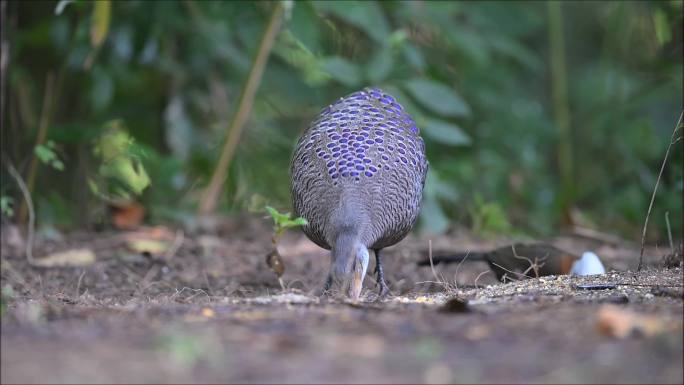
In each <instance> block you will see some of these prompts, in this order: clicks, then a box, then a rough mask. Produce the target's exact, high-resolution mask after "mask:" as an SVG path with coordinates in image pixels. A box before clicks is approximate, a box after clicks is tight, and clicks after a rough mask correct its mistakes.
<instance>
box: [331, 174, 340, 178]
mask: <svg viewBox="0 0 684 385" xmlns="http://www.w3.org/2000/svg"><path fill="white" fill-rule="evenodd" d="M338 176H339V174H337V173H334V174H332V175H330V177H331V178H333V179H337V177H338Z"/></svg>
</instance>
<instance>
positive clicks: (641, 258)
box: [637, 111, 684, 271]
mask: <svg viewBox="0 0 684 385" xmlns="http://www.w3.org/2000/svg"><path fill="white" fill-rule="evenodd" d="M683 115H684V111H682V112H681V113H680V114H679V120H678V121H677V124H676V125H675V128H674V130H672V136H671V137H670V144H668V145H667V150H666V151H665V157H664V158H663V164H662V165H661V166H660V172H659V173H658V179H656V183H655V186H654V187H653V194H652V195H651V203H649V204H648V212H647V213H646V220H645V221H644V229H643V231H642V232H641V251H640V252H639V266H638V267H637V271H641V268H642V267H643V265H644V244H645V243H646V228H647V227H648V219H649V218H650V217H651V209H653V201H655V196H656V192H657V191H658V184H659V183H660V177H661V176H663V171H664V170H665V164H667V157H668V156H669V155H670V148H672V145H673V144H675V143H677V142H678V141H679V140H680V139H681V137H679V138H675V136H676V135H677V131H678V130H679V128H680V127H682V116H683Z"/></svg>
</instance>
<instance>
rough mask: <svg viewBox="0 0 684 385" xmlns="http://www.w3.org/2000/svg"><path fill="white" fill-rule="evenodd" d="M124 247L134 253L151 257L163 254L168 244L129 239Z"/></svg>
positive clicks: (153, 240) (150, 240)
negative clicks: (150, 255) (147, 254)
mask: <svg viewBox="0 0 684 385" xmlns="http://www.w3.org/2000/svg"><path fill="white" fill-rule="evenodd" d="M126 245H127V246H128V247H129V248H130V249H131V250H133V251H135V252H138V253H149V254H152V255H160V254H163V253H164V252H166V250H167V249H168V248H169V244H168V242H164V241H158V240H155V239H129V240H127V241H126Z"/></svg>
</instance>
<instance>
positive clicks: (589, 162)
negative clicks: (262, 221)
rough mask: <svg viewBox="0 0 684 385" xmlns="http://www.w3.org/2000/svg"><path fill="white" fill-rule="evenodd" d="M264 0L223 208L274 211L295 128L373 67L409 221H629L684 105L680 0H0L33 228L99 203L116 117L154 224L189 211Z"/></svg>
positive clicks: (676, 179) (673, 218)
mask: <svg viewBox="0 0 684 385" xmlns="http://www.w3.org/2000/svg"><path fill="white" fill-rule="evenodd" d="M277 6H282V7H284V14H283V20H282V26H281V28H280V32H279V33H278V35H277V37H276V39H275V42H274V45H273V48H272V50H271V53H270V56H269V59H268V63H267V66H266V69H265V71H264V73H263V77H262V79H261V82H260V86H259V88H258V91H257V93H256V97H255V100H254V105H253V108H252V110H251V114H250V115H249V119H248V121H247V123H246V125H245V127H244V131H243V134H242V136H241V139H240V144H239V147H238V149H237V151H236V153H235V156H234V159H233V161H232V163H231V165H230V169H229V172H228V179H227V181H226V182H225V184H224V186H225V187H224V189H223V190H222V192H221V195H220V199H219V206H218V209H217V210H218V211H219V212H220V213H224V214H231V213H237V212H242V211H251V212H255V211H260V212H262V213H263V207H264V205H266V204H269V205H272V206H275V207H278V208H281V209H287V208H288V207H289V206H290V203H289V160H290V155H291V154H292V151H293V146H294V144H295V143H296V140H297V137H298V135H299V134H300V133H301V132H302V130H303V129H305V128H306V126H307V125H308V123H309V122H310V121H311V120H312V118H313V117H314V116H315V115H316V114H317V113H318V111H320V110H321V109H322V108H323V107H325V106H326V105H328V104H329V103H331V102H333V101H334V100H335V99H336V98H338V97H340V96H343V95H345V94H347V93H350V92H353V91H355V90H358V89H360V88H362V87H364V86H367V85H375V86H379V87H381V88H383V89H385V90H386V91H387V92H389V93H391V94H392V95H394V96H395V97H396V98H398V99H399V101H400V102H401V104H402V105H403V106H404V107H405V108H406V109H408V111H409V112H411V113H412V114H413V116H414V118H415V120H416V121H417V122H418V125H419V127H420V128H421V130H422V133H423V136H424V138H425V140H426V144H427V151H428V159H429V161H430V166H431V167H430V174H429V176H428V179H427V184H426V188H425V196H424V207H423V212H422V216H421V220H420V226H419V228H420V230H422V231H427V232H431V233H434V234H439V233H443V232H445V231H447V230H449V229H453V228H455V227H458V226H464V227H467V228H470V229H472V230H473V231H475V232H476V233H481V234H487V233H525V234H531V235H537V236H539V235H548V234H553V233H555V232H558V231H559V230H562V229H564V228H567V227H568V226H571V225H581V226H585V227H591V228H595V229H598V230H601V231H605V232H609V233H617V234H621V235H623V236H628V237H631V238H633V239H638V237H639V234H640V231H641V226H642V225H643V220H644V217H645V215H646V212H647V209H648V204H649V200H650V197H651V192H652V190H653V187H654V184H655V181H656V178H657V176H658V172H659V170H660V166H661V163H662V160H663V156H664V154H665V150H666V148H667V145H668V144H669V143H670V140H671V139H670V137H671V134H672V130H673V128H674V125H675V123H676V121H677V118H678V116H679V114H680V112H681V109H682V103H683V101H682V92H683V90H682V81H683V79H682V71H683V68H682V1H655V2H622V1H620V2H614V1H607V2H598V1H596V2H549V3H546V2H538V1H534V2H522V1H520V2H509V1H502V2H455V1H454V2H452V1H450V2H446V1H445V2H438V1H382V2H370V1H367V2H354V1H340V2H338V1H297V2H284V3H276V2H266V1H264V2H240V1H115V2H111V3H110V2H107V1H98V2H90V1H73V2H72V1H45V2H40V1H29V2H24V1H10V2H6V3H3V7H4V9H3V21H2V24H3V46H4V48H3V62H5V61H6V62H7V63H8V65H7V68H6V73H5V76H6V77H5V79H6V81H5V82H3V92H4V101H3V116H2V121H3V128H2V154H3V164H6V163H11V164H13V165H15V166H16V168H17V169H18V170H19V171H20V172H21V174H22V176H23V177H24V178H25V179H27V180H28V182H29V185H30V187H31V191H32V196H33V200H34V202H35V205H36V213H37V221H38V225H39V226H42V227H43V228H45V227H46V226H47V227H56V228H74V227H84V226H85V227H88V226H92V225H93V224H96V223H99V222H100V221H102V218H103V217H106V215H105V204H104V202H108V198H107V197H106V194H105V191H104V190H103V189H104V188H107V189H109V191H110V192H111V191H112V188H111V186H105V187H103V186H104V185H103V182H102V180H103V179H106V178H110V179H111V178H112V177H114V179H116V178H115V177H116V175H113V174H116V172H114V173H112V172H111V171H112V170H111V169H107V167H105V164H104V163H103V162H105V160H106V154H105V152H104V151H103V150H102V149H103V148H104V144H103V143H104V142H103V138H105V137H107V135H108V134H111V129H112V127H113V126H116V127H118V128H119V129H121V130H123V128H125V129H126V132H128V134H129V136H126V135H123V136H119V137H118V139H117V140H120V146H119V147H118V150H117V151H122V152H123V153H125V155H126V157H128V158H127V160H126V159H124V160H122V163H121V164H122V165H123V166H124V168H125V169H126V170H128V171H127V172H128V173H129V174H128V176H129V177H130V176H131V175H132V176H133V178H132V180H130V178H129V180H128V181H127V183H124V185H123V188H120V189H119V190H122V189H123V190H126V189H128V190H129V191H132V192H133V193H136V192H140V191H142V194H141V195H140V196H139V197H138V198H137V199H138V200H139V201H140V202H141V203H142V205H143V206H144V207H146V209H147V219H146V220H147V221H148V222H150V223H156V222H169V221H171V222H175V221H179V222H184V221H189V220H192V218H194V217H195V215H196V212H197V208H198V205H199V200H200V197H201V195H202V190H203V189H204V188H205V187H206V186H207V185H208V184H209V180H210V178H211V175H212V173H213V172H214V168H215V166H216V164H217V160H218V157H219V154H220V152H221V147H222V143H223V142H224V141H225V137H226V132H227V128H228V127H229V124H230V121H231V119H232V117H233V116H234V115H235V113H236V108H237V105H238V101H239V99H240V94H241V92H242V89H243V87H244V85H245V81H246V78H247V76H248V73H249V72H250V68H251V67H252V62H253V59H254V57H255V55H256V53H257V51H258V49H259V43H260V41H261V39H262V36H263V35H264V30H265V29H266V25H267V24H268V22H269V19H270V17H271V14H272V13H273V10H274V8H275V7H277ZM679 134H680V136H681V131H680V133H679ZM117 143H118V142H117ZM96 150H97V151H96ZM34 154H35V158H36V159H37V161H36V160H32V159H34ZM119 160H121V159H119ZM32 162H33V163H35V164H34V165H32ZM32 169H33V171H32ZM108 170H109V171H108ZM117 170H118V171H117V172H119V171H121V170H120V169H117ZM682 171H683V166H682V141H680V142H678V143H677V144H676V145H675V146H673V149H672V152H671V154H670V159H669V161H668V165H667V167H666V169H665V172H664V175H663V179H662V180H661V184H660V187H659V191H658V194H657V196H656V200H655V205H654V209H653V213H652V216H651V225H650V227H649V236H650V239H651V240H656V239H657V240H659V241H660V242H664V241H665V239H667V235H666V230H665V228H666V227H665V212H666V211H669V213H670V215H669V219H670V222H671V226H672V231H673V232H674V234H675V235H676V236H678V237H679V236H681V234H682V217H683V215H682V212H683V208H682V194H683V190H684V186H683V182H682ZM1 172H2V185H1V186H0V193H1V194H2V198H3V207H4V210H3V211H4V214H3V216H5V217H9V216H13V217H15V218H16V217H17V216H18V215H19V211H20V210H19V209H20V206H21V202H22V201H23V199H22V195H21V194H20V190H19V188H18V187H17V184H16V183H15V181H14V179H12V178H11V177H10V176H9V174H8V172H7V168H6V167H3V168H2V171H1ZM31 173H33V174H34V175H33V179H34V181H33V182H32V181H31V179H32V177H31ZM122 179H123V180H124V182H126V176H124V178H122ZM148 182H149V186H147V184H148ZM119 187H121V186H119ZM124 195H125V194H124ZM126 197H127V198H130V195H127V196H126ZM110 203H111V202H110Z"/></svg>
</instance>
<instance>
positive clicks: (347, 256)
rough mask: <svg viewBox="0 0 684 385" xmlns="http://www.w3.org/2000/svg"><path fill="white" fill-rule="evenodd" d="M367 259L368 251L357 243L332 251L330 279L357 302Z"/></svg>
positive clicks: (339, 246)
mask: <svg viewBox="0 0 684 385" xmlns="http://www.w3.org/2000/svg"><path fill="white" fill-rule="evenodd" d="M349 246H351V247H349ZM368 259H369V256H368V249H367V248H366V247H365V246H364V245H362V244H361V243H359V242H354V243H353V244H352V245H338V247H336V248H334V249H333V261H332V263H333V266H332V270H331V274H332V278H333V280H334V281H335V282H337V283H338V284H340V286H341V288H342V290H343V291H344V292H345V293H346V294H347V295H348V296H349V297H350V298H351V299H352V300H355V301H356V300H358V299H359V296H360V295H361V289H362V288H363V279H364V278H365V277H366V270H367V269H368Z"/></svg>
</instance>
